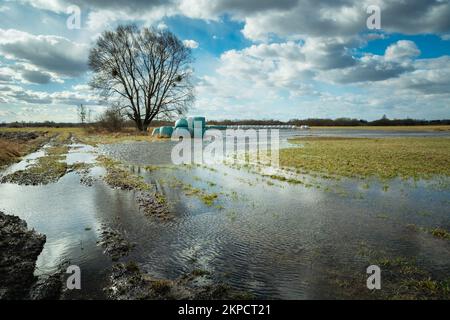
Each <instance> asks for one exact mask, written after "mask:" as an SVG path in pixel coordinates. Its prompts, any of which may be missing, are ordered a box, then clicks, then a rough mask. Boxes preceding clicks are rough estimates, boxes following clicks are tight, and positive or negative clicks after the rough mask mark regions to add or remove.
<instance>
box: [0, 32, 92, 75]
mask: <svg viewBox="0 0 450 320" xmlns="http://www.w3.org/2000/svg"><path fill="white" fill-rule="evenodd" d="M0 54H1V55H3V56H4V57H5V58H7V59H10V60H14V61H19V62H24V63H27V64H30V65H32V66H34V67H36V68H37V69H39V70H41V71H47V72H54V73H55V74H58V75H61V76H68V77H73V76H79V75H81V74H83V73H84V72H85V71H87V54H88V48H87V46H85V45H82V44H79V43H76V42H73V41H71V40H69V39H67V38H64V37H59V36H48V35H32V34H30V33H27V32H23V31H19V30H14V29H8V30H5V29H0Z"/></svg>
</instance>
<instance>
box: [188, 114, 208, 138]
mask: <svg viewBox="0 0 450 320" xmlns="http://www.w3.org/2000/svg"><path fill="white" fill-rule="evenodd" d="M188 123H189V130H190V131H192V132H194V131H195V129H197V130H201V131H200V134H201V135H202V136H203V134H204V133H205V129H206V120H205V117H189V118H188ZM199 124H200V125H199ZM194 125H196V126H197V127H196V128H194ZM197 135H198V133H197Z"/></svg>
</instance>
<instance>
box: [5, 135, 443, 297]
mask: <svg viewBox="0 0 450 320" xmlns="http://www.w3.org/2000/svg"><path fill="white" fill-rule="evenodd" d="M280 136H281V143H280V147H281V148H297V147H299V145H298V144H293V143H290V142H289V139H291V138H294V137H305V136H314V137H316V136H320V137H325V136H328V137H336V136H339V137H346V138H348V137H365V138H385V137H389V138H391V137H397V138H398V137H400V138H406V137H411V138H419V137H432V138H433V139H437V138H440V139H449V137H450V135H449V134H448V133H445V132H420V131H410V132H403V131H402V132H399V131H385V130H370V131H368V130H356V129H351V130H345V129H342V130H341V129H340V130H335V129H330V130H326V129H320V130H316V129H313V130H305V131H300V130H281V131H280ZM444 141H447V140H444ZM445 143H446V142H445ZM174 144H175V142H170V141H156V142H145V141H141V142H123V143H114V144H107V145H106V144H105V145H100V146H99V147H91V146H87V145H85V144H84V143H82V142H79V141H78V142H74V141H71V142H70V143H68V146H69V151H68V153H67V154H66V155H65V157H64V160H62V161H64V162H65V163H66V164H67V165H68V166H69V167H70V168H73V169H71V170H68V171H67V172H66V174H65V175H64V176H62V177H61V178H60V179H59V180H58V181H57V182H54V183H49V184H46V185H36V186H33V185H20V184H15V183H3V184H0V199H1V202H0V210H1V211H5V212H8V213H9V214H14V215H18V216H19V217H21V218H23V219H25V220H26V221H27V222H28V224H29V226H30V227H33V228H36V230H37V231H39V232H41V233H44V234H46V235H47V243H46V245H45V247H44V251H43V252H42V254H41V256H40V257H39V260H38V263H37V269H36V274H47V273H51V272H53V271H56V270H58V268H60V266H61V265H64V264H67V263H70V264H77V265H79V266H80V267H81V268H82V270H83V275H84V278H83V288H84V289H83V290H82V291H81V292H79V293H70V292H66V293H65V296H64V297H65V298H77V297H78V298H102V297H104V296H105V293H104V291H103V290H102V288H103V287H104V286H105V285H106V284H107V282H108V277H109V274H110V270H111V267H112V266H113V265H114V263H115V261H133V262H134V263H136V264H137V265H138V266H139V267H140V268H141V269H142V270H143V271H144V272H145V273H146V274H148V275H150V276H152V277H154V278H157V279H177V278H179V277H182V276H183V275H185V274H189V273H191V272H193V271H195V272H196V273H200V271H201V272H202V273H204V274H208V277H205V278H204V279H203V280H202V281H203V282H205V283H224V284H226V285H228V286H230V287H232V288H234V289H236V290H239V291H240V292H244V293H246V294H248V296H249V297H257V298H268V299H320V298H330V299H333V298H363V299H364V298H369V299H370V298H430V297H438V298H439V297H441V298H442V297H448V295H449V293H450V291H448V290H449V289H448V288H449V282H448V281H449V275H450V234H449V233H448V232H449V231H450V215H449V207H450V200H449V199H450V187H449V186H450V184H449V182H450V181H449V178H448V177H445V176H443V177H436V178H429V179H417V178H416V179H413V178H409V179H408V178H403V179H402V178H397V177H396V178H390V179H379V178H377V177H365V178H357V177H354V178H352V177H341V178H336V177H324V176H323V175H320V174H315V173H314V172H308V173H304V172H297V171H296V170H292V171H290V170H284V169H274V168H267V167H259V166H251V165H241V164H217V165H201V164H199V165H195V164H192V165H180V166H174V165H171V162H170V153H171V150H172V147H173V146H174ZM44 153H45V152H44V150H40V151H37V152H36V153H35V154H30V155H29V156H28V157H26V158H24V159H23V160H22V161H21V162H20V163H18V164H15V165H13V166H11V167H9V168H7V169H6V170H5V171H4V172H3V173H2V175H3V176H7V175H10V174H12V173H13V172H15V171H17V170H23V169H24V168H26V167H27V165H29V164H30V163H33V162H34V161H36V159H38V158H39V157H42V156H43V155H44ZM99 155H102V156H106V157H108V158H109V159H111V161H118V162H117V163H120V165H121V166H122V167H123V168H124V169H125V170H126V171H127V172H128V173H129V174H130V175H132V176H139V177H141V178H140V179H142V183H141V182H139V186H141V185H142V186H147V185H148V186H151V187H152V188H154V190H156V192H157V193H158V194H161V195H163V196H164V203H166V204H167V206H168V208H169V210H170V212H171V215H172V217H171V218H170V219H164V220H162V219H160V218H158V217H151V216H146V215H145V214H143V213H142V208H141V207H140V206H139V203H138V202H137V201H136V197H135V196H136V194H137V193H138V191H137V189H130V190H121V189H120V188H112V187H111V186H110V185H108V184H106V183H105V181H104V177H105V175H106V174H107V172H108V168H106V171H105V168H104V167H103V166H105V162H104V160H103V162H99V160H98V159H99V158H98V156H99ZM111 163H113V162H111ZM75 164H78V165H77V166H76V167H75V166H74V165H75ZM80 164H85V165H87V166H85V165H83V166H82V167H83V170H80V169H79V168H78V166H81V165H80ZM111 165H112V164H111ZM117 172H119V174H122V175H124V173H122V172H121V171H116V172H115V174H117ZM110 174H111V173H110ZM127 177H128V176H122V178H121V181H127V180H126V179H125V178H127ZM139 181H140V180H139ZM146 188H147V187H139V188H138V189H140V190H141V191H142V190H144V189H146ZM109 229H114V230H118V231H119V232H120V234H121V236H122V238H123V240H124V241H126V242H127V243H130V244H132V245H131V246H130V250H129V252H127V254H126V255H123V256H120V257H119V258H118V260H116V259H113V260H111V258H110V257H109V256H107V255H105V253H104V251H105V249H104V247H102V244H101V243H102V241H103V242H104V232H105V230H109ZM372 264H375V265H379V266H380V267H381V269H382V272H383V273H382V274H383V286H384V287H383V288H384V290H380V291H379V292H373V291H369V290H368V289H367V287H366V279H367V276H368V275H367V274H366V268H367V266H369V265H372Z"/></svg>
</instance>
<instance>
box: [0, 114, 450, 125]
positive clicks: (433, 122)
mask: <svg viewBox="0 0 450 320" xmlns="http://www.w3.org/2000/svg"><path fill="white" fill-rule="evenodd" d="M97 121H98V119H96V121H94V122H92V123H93V124H95V123H96V122H97ZM208 124H210V125H296V126H302V125H308V126H317V127H320V126H353V127H354V126H417V125H450V119H444V120H418V119H409V118H407V119H388V118H387V117H386V116H383V117H382V118H381V119H378V120H374V121H367V120H363V119H351V118H337V119H319V118H309V119H303V120H301V119H291V120H289V121H280V120H273V119H269V120H252V119H249V120H222V121H216V120H210V121H208ZM171 125H173V121H167V120H153V121H152V126H155V127H159V126H171ZM82 126H83V124H82V123H70V122H53V121H45V122H17V121H16V122H11V123H5V122H4V123H0V127H17V128H22V127H52V128H64V127H82ZM123 126H124V127H134V126H135V123H134V121H132V120H128V121H125V122H124V125H123Z"/></svg>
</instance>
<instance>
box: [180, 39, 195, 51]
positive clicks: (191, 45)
mask: <svg viewBox="0 0 450 320" xmlns="http://www.w3.org/2000/svg"><path fill="white" fill-rule="evenodd" d="M183 44H184V45H185V46H186V47H188V48H191V49H197V48H198V42H197V41H195V40H183Z"/></svg>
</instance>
